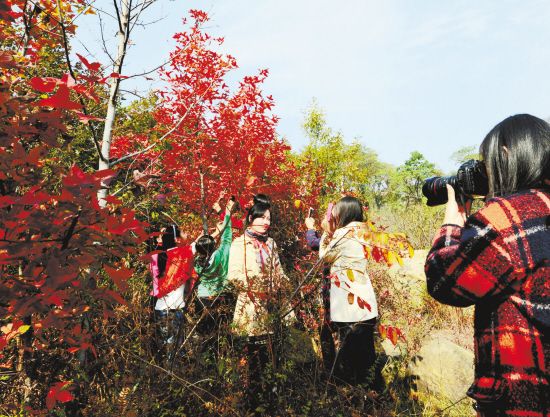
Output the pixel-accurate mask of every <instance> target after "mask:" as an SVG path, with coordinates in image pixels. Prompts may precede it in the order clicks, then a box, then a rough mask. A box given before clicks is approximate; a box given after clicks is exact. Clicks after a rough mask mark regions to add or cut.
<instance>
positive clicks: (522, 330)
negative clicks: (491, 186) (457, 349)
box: [426, 190, 550, 417]
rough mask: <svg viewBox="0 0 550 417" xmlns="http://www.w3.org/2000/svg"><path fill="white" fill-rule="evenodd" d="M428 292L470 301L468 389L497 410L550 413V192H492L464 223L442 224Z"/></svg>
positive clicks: (541, 416) (452, 301)
mask: <svg viewBox="0 0 550 417" xmlns="http://www.w3.org/2000/svg"><path fill="white" fill-rule="evenodd" d="M426 276H427V283H428V292H429V293H430V294H431V295H432V296H433V297H434V298H435V299H437V300H439V301H441V302H442V303H445V304H449V305H454V306H459V307H462V306H469V305H472V304H474V305H475V324H474V326H475V358H476V364H475V380H474V383H473V384H472V386H471V387H470V390H469V391H468V395H469V396H470V397H472V398H474V399H475V400H477V402H478V406H479V407H480V408H483V406H485V407H486V408H485V409H486V410H490V411H492V412H495V410H499V411H497V413H498V414H490V413H488V412H483V411H482V412H480V415H506V416H525V417H527V416H529V417H531V416H532V417H548V416H550V385H549V384H550V193H548V192H542V191H535V190H530V191H525V192H521V193H518V194H514V195H512V196H508V197H505V198H495V199H491V200H489V202H488V203H487V204H486V205H485V207H483V208H482V209H481V210H479V211H478V212H477V213H476V214H474V215H473V216H471V217H470V218H469V219H468V221H467V222H466V225H465V226H464V227H459V226H456V225H444V226H443V227H441V230H440V231H439V232H438V233H437V235H436V236H435V239H434V241H433V246H432V249H431V251H430V253H429V254H428V258H427V259H426Z"/></svg>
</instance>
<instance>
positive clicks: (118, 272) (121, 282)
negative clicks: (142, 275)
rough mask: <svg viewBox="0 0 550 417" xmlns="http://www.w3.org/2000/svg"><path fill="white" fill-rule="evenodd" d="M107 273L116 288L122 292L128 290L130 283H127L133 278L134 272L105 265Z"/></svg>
mask: <svg viewBox="0 0 550 417" xmlns="http://www.w3.org/2000/svg"><path fill="white" fill-rule="evenodd" d="M103 269H105V272H107V274H108V275H109V276H110V277H111V279H112V280H113V281H114V283H115V284H116V286H117V287H118V288H120V290H121V291H124V290H126V289H127V288H128V283H127V282H126V281H127V280H128V279H129V278H131V277H132V274H133V273H134V271H133V270H132V269H128V268H124V267H122V268H119V269H115V268H113V267H111V266H109V265H103Z"/></svg>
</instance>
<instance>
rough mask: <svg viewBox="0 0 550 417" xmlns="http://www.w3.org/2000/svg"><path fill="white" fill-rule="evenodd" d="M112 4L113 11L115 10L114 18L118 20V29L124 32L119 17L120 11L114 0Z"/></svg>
mask: <svg viewBox="0 0 550 417" xmlns="http://www.w3.org/2000/svg"><path fill="white" fill-rule="evenodd" d="M113 4H114V6H115V11H116V20H117V22H118V30H119V31H120V32H121V33H122V32H124V29H123V28H122V20H121V19H120V11H119V10H118V5H117V4H116V0H113Z"/></svg>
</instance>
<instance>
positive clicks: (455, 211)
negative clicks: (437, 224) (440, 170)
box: [443, 184, 466, 227]
mask: <svg viewBox="0 0 550 417" xmlns="http://www.w3.org/2000/svg"><path fill="white" fill-rule="evenodd" d="M447 196H448V197H449V198H448V201H447V205H446V206H445V219H444V220H443V224H456V225H457V226H460V227H463V226H464V223H466V210H465V208H464V207H463V206H462V205H459V204H458V203H457V202H456V197H455V190H454V188H453V187H452V186H450V185H449V184H447Z"/></svg>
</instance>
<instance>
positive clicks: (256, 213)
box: [246, 194, 271, 226]
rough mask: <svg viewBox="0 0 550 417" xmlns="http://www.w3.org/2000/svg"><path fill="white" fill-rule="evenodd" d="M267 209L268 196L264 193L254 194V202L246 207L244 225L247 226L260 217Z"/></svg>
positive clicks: (268, 207)
mask: <svg viewBox="0 0 550 417" xmlns="http://www.w3.org/2000/svg"><path fill="white" fill-rule="evenodd" d="M269 209H271V202H270V201H269V197H268V196H266V195H265V194H256V195H255V196H254V204H253V205H252V207H250V208H249V209H248V213H247V214H246V225H247V226H248V225H249V224H251V223H252V222H253V221H254V219H257V218H258V217H262V216H263V215H264V214H265V212H266V211H268V210H269Z"/></svg>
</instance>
